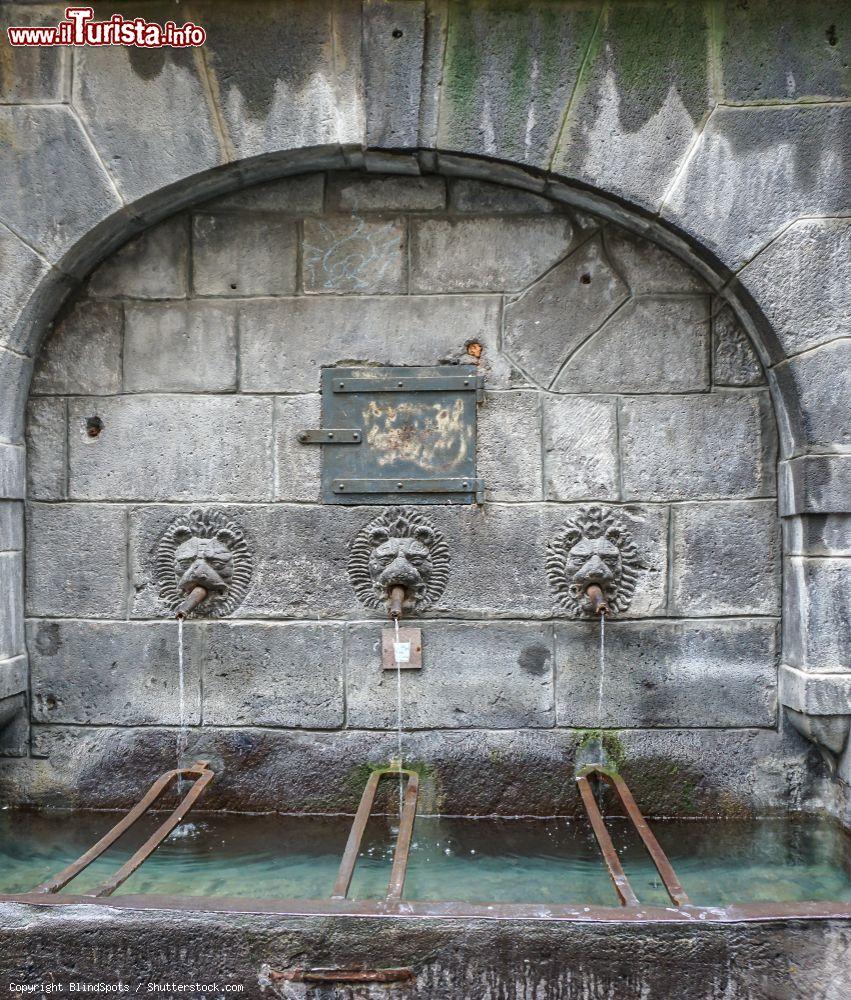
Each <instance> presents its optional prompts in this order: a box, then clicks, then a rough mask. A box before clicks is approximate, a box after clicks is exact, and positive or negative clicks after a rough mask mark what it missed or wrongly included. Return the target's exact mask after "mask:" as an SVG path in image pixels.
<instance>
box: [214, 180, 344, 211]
mask: <svg viewBox="0 0 851 1000" xmlns="http://www.w3.org/2000/svg"><path fill="white" fill-rule="evenodd" d="M324 197H325V175H324V174H303V175H300V176H296V177H281V178H279V179H278V180H274V181H267V182H266V183H265V184H252V185H251V186H250V187H243V188H240V189H239V190H238V191H234V192H233V193H232V194H226V195H222V196H221V197H219V198H214V199H213V200H212V201H208V202H206V203H205V205H204V206H203V207H204V211H207V212H211V213H219V212H230V211H234V212H278V213H281V214H286V215H305V214H310V213H313V214H319V213H321V212H322V205H323V201H324Z"/></svg>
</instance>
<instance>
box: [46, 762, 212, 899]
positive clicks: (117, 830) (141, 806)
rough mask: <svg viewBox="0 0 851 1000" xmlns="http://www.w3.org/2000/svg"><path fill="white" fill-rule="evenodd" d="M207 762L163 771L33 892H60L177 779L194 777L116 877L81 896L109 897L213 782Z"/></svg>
mask: <svg viewBox="0 0 851 1000" xmlns="http://www.w3.org/2000/svg"><path fill="white" fill-rule="evenodd" d="M208 763H209V761H206V760H199V761H196V762H195V763H194V764H190V765H189V767H178V768H175V769H174V770H173V771H166V772H165V774H162V775H160V777H159V778H157V780H156V781H155V782H154V783H153V785H151V787H150V788H149V789H148V791H147V793H146V794H145V795H144V796H143V798H141V799H140V800H139V801H138V802H137V803H136V805H135V806H133V808H132V809H131V810H130V811H129V812H128V813H127V814H126V815H125V816H123V817H122V818H121V819H120V820H119V821H118V822H117V823H116V824H115V826H114V827H113V828H112V829H111V830H110V831H109V833H107V834H105V835H104V836H103V837H101V839H100V840H99V841H98V842H97V843H96V844H94V846H92V847H90V848H89V849H88V850H87V851H86V853H85V854H82V855H80V857H79V858H77V860H76V861H74V862H73V863H72V864H70V865H68V867H67V868H64V869H63V870H62V871H61V872H59V874H58V875H54V876H53V878H51V879H48V880H47V881H46V882H42V883H41V884H40V885H37V886H36V887H35V889H33V890H32V891H33V892H45V893H49V892H59V890H60V889H63V888H64V887H65V886H66V885H68V883H69V882H70V881H71V879H73V878H76V877H77V875H79V874H80V872H82V871H84V870H85V869H86V868H88V867H89V865H90V864H91V863H92V862H93V861H96V860H97V859H98V858H99V857H100V856H101V854H103V853H104V851H106V850H108V849H109V848H110V847H112V845H113V844H114V843H115V842H116V840H118V838H119V837H121V836H122V835H123V834H125V833H126V832H127V831H128V830H129V829H130V827H131V826H133V824H134V823H136V822H137V821H138V820H140V819H141V818H142V816H144V814H145V813H146V812H147V811H148V810H149V809H150V808H151V806H152V805H153V804H154V803H155V802H156V800H157V799H158V798H159V797H160V796H161V795H162V793H163V792H164V791H165V790H166V788H167V787H168V786H169V785H170V784H171V783H172V781H176V780H177V779H179V778H182V777H184V776H194V777H195V781H193V783H192V787H191V788H190V789H189V791H188V792H187V793H186V794H185V795H184V796H183V798H182V799H181V800H180V802H179V804H178V805H177V806H176V808H175V809H174V810H173V811H172V812H171V813H169V815H168V817H167V819H165V820H164V821H163V822H162V823H161V824H160V825H159V826H158V827H157V829H156V830H155V831H154V832H153V833H152V834H151V836H150V837H148V839H147V840H146V841H145V843H144V844H142V846H141V847H140V848H139V850H138V851H136V853H135V854H134V855H133V856H132V857H131V858H130V859H129V860H128V861H127V862H126V863H125V864H123V865H122V866H121V867H120V868H119V869H118V871H117V872H115V874H113V875H111V876H110V877H109V878H108V879H105V880H104V881H103V882H101V883H100V884H99V885H97V886H95V888H94V889H91V890H89V892H86V893H83V895H84V896H109V895H111V894H112V893H113V892H115V890H116V889H117V888H118V887H119V886H120V885H121V884H122V883H123V882H126V881H127V879H128V878H130V876H131V875H132V874H133V872H135V871H136V869H137V868H138V867H139V866H140V865H141V864H142V863H143V862H144V861H147V859H148V858H149V857H150V856H151V855H152V854H153V853H154V851H155V850H156V849H157V848H158V847H159V846H160V844H161V843H162V842H163V841H164V840H165V839H166V837H167V836H168V835H169V834H170V833H171V831H172V830H173V829H174V828H175V827H176V826H178V824H180V823H181V822H183V819H184V817H185V816H186V814H187V813H188V812H189V810H190V809H191V808H192V806H194V805H195V803H196V801H197V800H198V798H199V797H200V796H201V794H202V793H203V791H204V789H205V788H206V787H207V785H209V783H210V782H211V781H212V780H213V778H214V774H213V772H212V771H211V770H210V769H209V767H208V766H207V765H208Z"/></svg>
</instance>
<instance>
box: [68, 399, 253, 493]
mask: <svg viewBox="0 0 851 1000" xmlns="http://www.w3.org/2000/svg"><path fill="white" fill-rule="evenodd" d="M94 417H97V418H98V420H100V422H101V427H102V429H101V431H100V433H99V434H98V435H97V437H90V436H89V435H88V434H87V432H86V427H87V421H88V420H91V419H92V418H94ZM68 421H69V442H70V459H69V495H70V496H71V497H72V498H73V499H75V500H101V499H104V500H121V499H126V500H192V501H194V500H199V501H200V500H218V501H225V502H226V501H228V500H268V499H270V498H271V496H272V483H273V476H272V400H270V399H262V398H258V397H234V396H143V395H138V396H120V397H113V398H103V399H89V400H71V402H70V404H69V414H68ZM223 428H227V433H222V429H223ZM211 429H212V432H211ZM217 429H218V433H217V432H216V431H217ZM138 455H156V456H157V461H156V462H143V463H139V462H138V461H137V456H138Z"/></svg>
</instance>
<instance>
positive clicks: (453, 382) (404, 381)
mask: <svg viewBox="0 0 851 1000" xmlns="http://www.w3.org/2000/svg"><path fill="white" fill-rule="evenodd" d="M478 388H479V378H478V376H476V375H442V376H440V375H432V376H423V377H421V378H411V377H410V376H405V375H402V376H395V377H394V376H389V377H387V376H385V377H383V378H341V379H334V384H333V391H334V392H468V391H469V392H477V391H478Z"/></svg>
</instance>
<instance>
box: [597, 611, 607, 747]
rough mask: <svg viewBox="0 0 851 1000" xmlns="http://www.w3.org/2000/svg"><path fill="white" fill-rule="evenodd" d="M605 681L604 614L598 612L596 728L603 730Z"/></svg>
mask: <svg viewBox="0 0 851 1000" xmlns="http://www.w3.org/2000/svg"><path fill="white" fill-rule="evenodd" d="M605 681H606V612H605V611H601V612H600V678H599V681H598V686H597V728H598V729H600V730H602V728H603V685H604V683H605Z"/></svg>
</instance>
